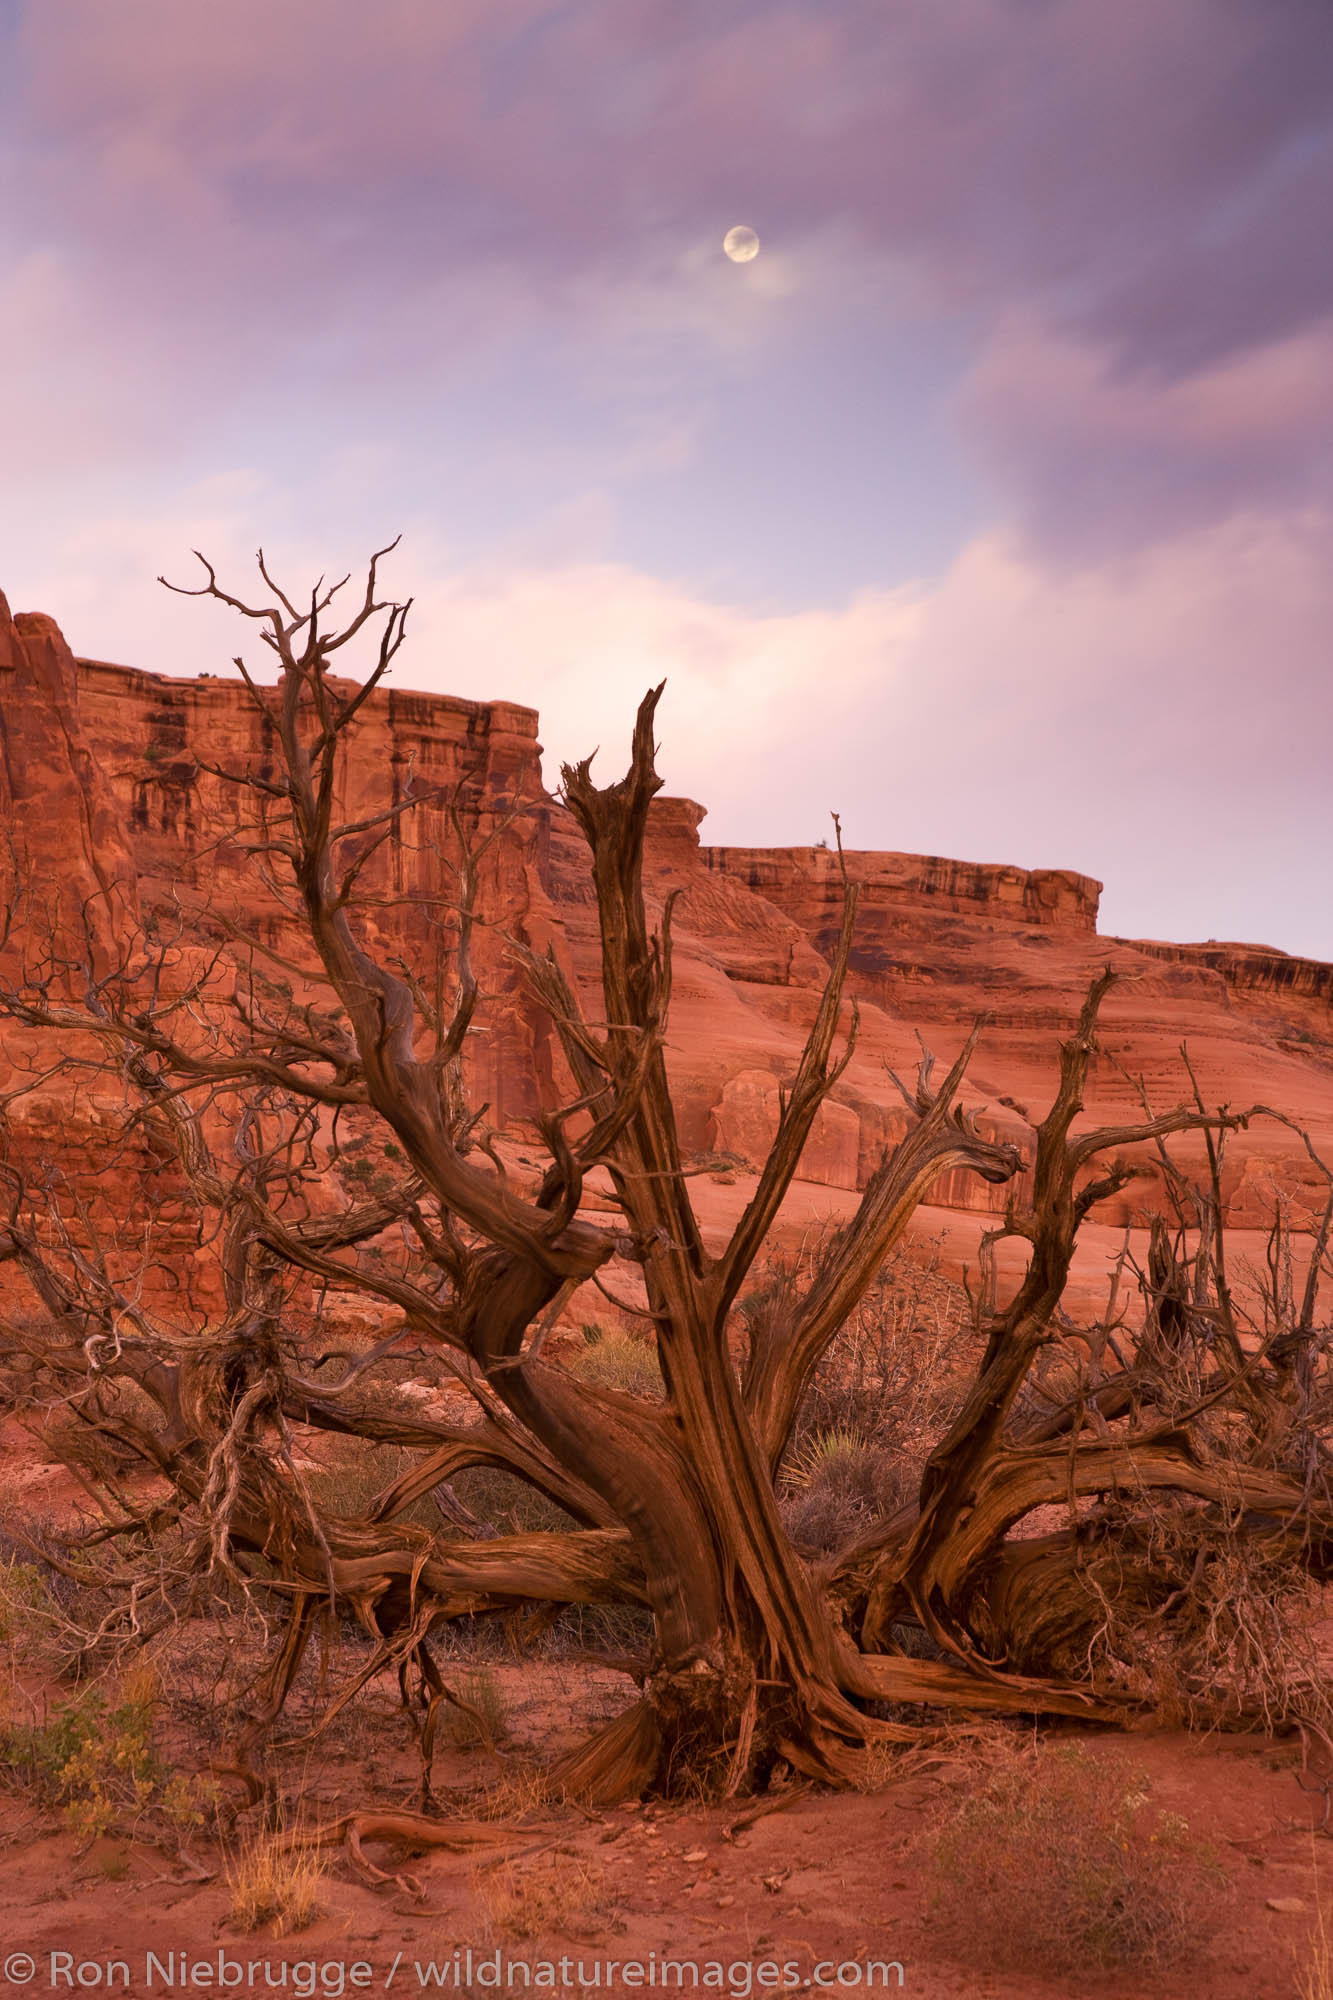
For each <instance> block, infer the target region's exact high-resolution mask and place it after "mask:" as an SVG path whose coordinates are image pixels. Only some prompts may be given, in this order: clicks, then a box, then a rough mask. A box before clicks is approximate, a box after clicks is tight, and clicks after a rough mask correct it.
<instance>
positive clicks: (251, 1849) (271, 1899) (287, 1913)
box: [227, 1830, 327, 1937]
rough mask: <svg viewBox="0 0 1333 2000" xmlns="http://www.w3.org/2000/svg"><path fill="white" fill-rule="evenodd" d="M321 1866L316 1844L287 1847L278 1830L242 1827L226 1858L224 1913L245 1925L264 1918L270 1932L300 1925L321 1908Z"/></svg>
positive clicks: (251, 1927) (258, 1924)
mask: <svg viewBox="0 0 1333 2000" xmlns="http://www.w3.org/2000/svg"><path fill="white" fill-rule="evenodd" d="M326 1870H327V1863H326V1860H325V1857H324V1855H323V1854H322V1853H321V1852H320V1850H319V1849H317V1848H312V1847H292V1846H290V1845H289V1844H288V1838H287V1836H286V1835H285V1834H282V1833H270V1832H266V1831H263V1830H255V1831H254V1832H250V1833H247V1834H246V1835H245V1836H244V1837H243V1839H242V1842H241V1845H240V1847H239V1848H238V1849H237V1850H236V1852H235V1854H234V1855H232V1856H231V1858H230V1859H229V1860H228V1863H227V1888H228V1890H229V1892H230V1900H229V1902H228V1906H227V1914H228V1915H229V1916H230V1918H231V1921H232V1922H233V1923H234V1924H236V1925H237V1926H238V1927H239V1928H240V1929H241V1930H245V1931H257V1930H261V1929H262V1928H263V1927H264V1926H265V1925H266V1924H267V1925H268V1926H269V1928H270V1929H271V1931H272V1933H273V1935H274V1937H283V1936H285V1935H286V1934H287V1933H288V1932H289V1931H303V1930H305V1928H306V1927H307V1925H309V1924H311V1923H313V1922H314V1920H315V1918H316V1917H317V1916H319V1915H320V1913H321V1911H322V1909H323V1904H322V1902H321V1900H320V1890H321V1888H322V1886H323V1882H324V1876H325V1873H326Z"/></svg>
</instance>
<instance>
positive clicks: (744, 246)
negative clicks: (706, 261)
mask: <svg viewBox="0 0 1333 2000" xmlns="http://www.w3.org/2000/svg"><path fill="white" fill-rule="evenodd" d="M722 248H723V249H724V250H725V251H726V253H727V255H728V257H730V259H731V261H732V263H733V264H748V263H749V261H750V259H751V258H752V257H757V256H758V255H759V238H758V237H757V236H756V235H755V233H754V231H753V229H750V228H749V227H748V226H747V225H746V224H745V223H743V222H738V223H737V225H736V227H735V228H734V229H729V230H728V231H727V233H726V235H725V236H724V237H723V238H722Z"/></svg>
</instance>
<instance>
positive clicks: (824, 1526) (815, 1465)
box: [782, 1424, 913, 1556]
mask: <svg viewBox="0 0 1333 2000" xmlns="http://www.w3.org/2000/svg"><path fill="white" fill-rule="evenodd" d="M912 1486H913V1480H912V1475H911V1470H910V1468H909V1467H906V1466H904V1465H903V1463H902V1461H901V1460H899V1459H898V1458H896V1457H895V1456H894V1454H893V1453H892V1452H891V1451H888V1450H885V1449H884V1448H883V1447H882V1446H878V1445H875V1444H871V1443H869V1442H867V1440H866V1439H865V1438H864V1437H862V1436H861V1434H860V1433H859V1432H858V1431H855V1430H852V1429H849V1428H848V1427H847V1426H846V1425H843V1424H839V1425H835V1427H834V1428H833V1429H832V1430H827V1431H814V1432H811V1433H809V1434H807V1435H806V1437H805V1438H804V1440H803V1441H802V1443H801V1444H799V1445H798V1446H797V1448H796V1450H795V1452H793V1454H792V1455H791V1457H790V1458H789V1460H788V1462H787V1467H786V1483H785V1489H784V1494H783V1506H782V1512H783V1519H784V1521H785V1523H786V1528H787V1532H788V1534H789V1535H790V1536H791V1538H792V1540H793V1541H794V1542H795V1544H796V1546H797V1548H798V1549H801V1550H802V1551H803V1552H804V1553H806V1554H809V1555H815V1556H827V1555H832V1554H833V1552H834V1551H835V1550H836V1549H839V1548H841V1547H843V1545H844V1544H845V1543H847V1542H848V1541H850V1540H851V1538H852V1536H853V1535H855V1534H857V1533H858V1532H859V1531H861V1530H862V1529H864V1528H865V1527H867V1526H868V1525H869V1524H870V1522H872V1521H873V1520H875V1519H877V1518H878V1517H879V1516H881V1515H883V1514H888V1513H891V1512H892V1511H893V1510H894V1509H895V1508H896V1507H899V1506H901V1505H902V1503H903V1502H904V1501H905V1500H907V1499H910V1498H911V1493H912Z"/></svg>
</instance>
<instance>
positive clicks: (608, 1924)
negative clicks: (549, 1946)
mask: <svg viewBox="0 0 1333 2000" xmlns="http://www.w3.org/2000/svg"><path fill="white" fill-rule="evenodd" d="M473 1883H474V1888H475V1892H476V1897H477V1905H478V1908H479V1909H480V1911H481V1914H482V1918H483V1920H484V1923H485V1926H486V1934H487V1937H488V1938H490V1939H493V1940H494V1941H495V1942H496V1943H500V1944H508V1943H513V1942H515V1941H517V1940H519V1939H523V1938H547V1937H568V1938H575V1939H589V1940H591V1939H596V1938H599V1937H603V1936H605V1934H606V1932H607V1931H608V1930H613V1929H616V1928H618V1915H617V1912H618V1907H619V1904H618V1898H617V1897H616V1895H615V1892H614V1890H613V1888H612V1886H611V1883H610V1879H609V1877H608V1875H607V1873H606V1871H605V1870H604V1869H602V1868H599V1867H596V1866H595V1865H594V1864H593V1863H591V1862H590V1861H587V1860H585V1859H584V1858H583V1857H582V1856H580V1855H577V1854H574V1853H573V1852H571V1851H566V1850H562V1851H559V1852H557V1853H555V1854H548V1855H542V1856H540V1857H538V1858H536V1859H534V1860H532V1861H521V1860H520V1861H510V1862H507V1863H506V1864H505V1866H504V1867H502V1868H490V1869H478V1870H477V1872H476V1873H475V1875H474V1877H473Z"/></svg>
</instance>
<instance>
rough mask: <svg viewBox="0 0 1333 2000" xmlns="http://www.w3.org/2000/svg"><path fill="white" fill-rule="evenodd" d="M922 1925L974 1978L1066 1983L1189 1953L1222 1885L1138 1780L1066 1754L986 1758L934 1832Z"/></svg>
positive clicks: (1209, 1854)
mask: <svg viewBox="0 0 1333 2000" xmlns="http://www.w3.org/2000/svg"><path fill="white" fill-rule="evenodd" d="M933 1858H934V1864H935V1869H936V1875H937V1886H936V1891H935V1897H934V1917H935V1921H936V1922H937V1924H938V1925H939V1928H940V1932H941V1935H942V1936H943V1937H944V1938H945V1940H946V1941H947V1942H948V1944H949V1946H950V1947H951V1949H953V1950H954V1951H955V1952H956V1953H957V1954H958V1956H959V1957H960V1958H963V1959H966V1960H967V1961H969V1962H970V1963H972V1964H975V1965H978V1966H984V1967H985V1968H986V1969H987V1970H995V1971H1014V1972H1031V1973H1052V1974H1062V1973H1063V1974H1066V1975H1077V1974H1087V1973H1089V1972H1092V1971H1101V1970H1106V1969H1109V1968H1112V1967H1136V1968H1143V1969H1147V1968H1155V1967H1160V1966H1167V1965H1171V1964H1176V1963H1178V1962H1179V1961H1180V1960H1182V1959H1184V1958H1186V1957H1188V1956H1189V1955H1190V1954H1191V1953H1193V1952H1195V1951H1196V1950H1197V1949H1198V1948H1199V1947H1200V1946H1201V1944H1202V1942H1203V1940H1204V1939H1205V1938H1206V1937H1207V1935H1208V1933H1209V1930H1210V1928H1211V1926H1212V1925H1213V1923H1214V1921H1215V1917H1216V1912H1217V1909H1218V1905H1219V1898H1220V1896H1221V1892H1222V1889H1223V1887H1224V1884H1225V1879H1226V1878H1225V1876H1224V1875H1223V1873H1222V1870H1221V1868H1220V1867H1219V1865H1218V1863H1217V1860H1216V1858H1215V1856H1214V1854H1213V1851H1212V1849H1211V1848H1210V1847H1209V1846H1208V1844H1207V1842H1206V1841H1203V1840H1201V1839H1199V1838H1198V1837H1197V1836H1196V1835H1194V1834H1193V1833H1192V1832H1191V1830H1190V1827H1189V1825H1188V1823H1187V1822H1186V1821H1185V1820H1184V1819H1182V1818H1181V1817H1180V1816H1179V1815H1178V1814H1174V1813H1169V1812H1164V1811H1161V1810H1156V1811H1154V1810H1153V1808H1152V1804H1151V1797H1150V1792H1149V1787H1148V1783H1147V1781H1146V1780H1145V1779H1144V1778H1143V1777H1142V1776H1141V1775H1138V1774H1135V1773H1133V1772H1129V1771H1126V1770H1125V1768H1124V1767H1123V1766H1122V1764H1121V1763H1120V1761H1119V1760H1118V1759H1116V1758H1114V1757H1111V1756H1108V1755H1107V1754H1106V1753H1105V1752H1104V1751H1097V1750H1088V1749H1084V1748H1082V1747H1081V1746H1079V1745H1061V1746H1058V1747H1046V1748H1042V1749H1038V1750H1027V1751H1021V1750H1016V1749H1013V1748H1009V1749H1007V1750H1000V1751H998V1752H996V1753H995V1754H994V1756H993V1759H992V1761H991V1763H990V1767H989V1768H988V1769H986V1770H984V1771H983V1773H982V1774H981V1775H980V1777H979V1779H978V1781H977V1782H976V1783H975V1784H974V1785H973V1787H972V1788H971V1789H970V1790H969V1791H967V1792H966V1793H965V1794H964V1796H963V1797H962V1798H960V1799H958V1800H956V1801H955V1802H954V1803H952V1804H951V1805H950V1806H949V1807H948V1808H946V1809H945V1811H944V1812H943V1813H942V1814H941V1816H940V1819H939V1821H938V1823H937V1825H936V1828H935V1830H934V1839H933Z"/></svg>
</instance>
